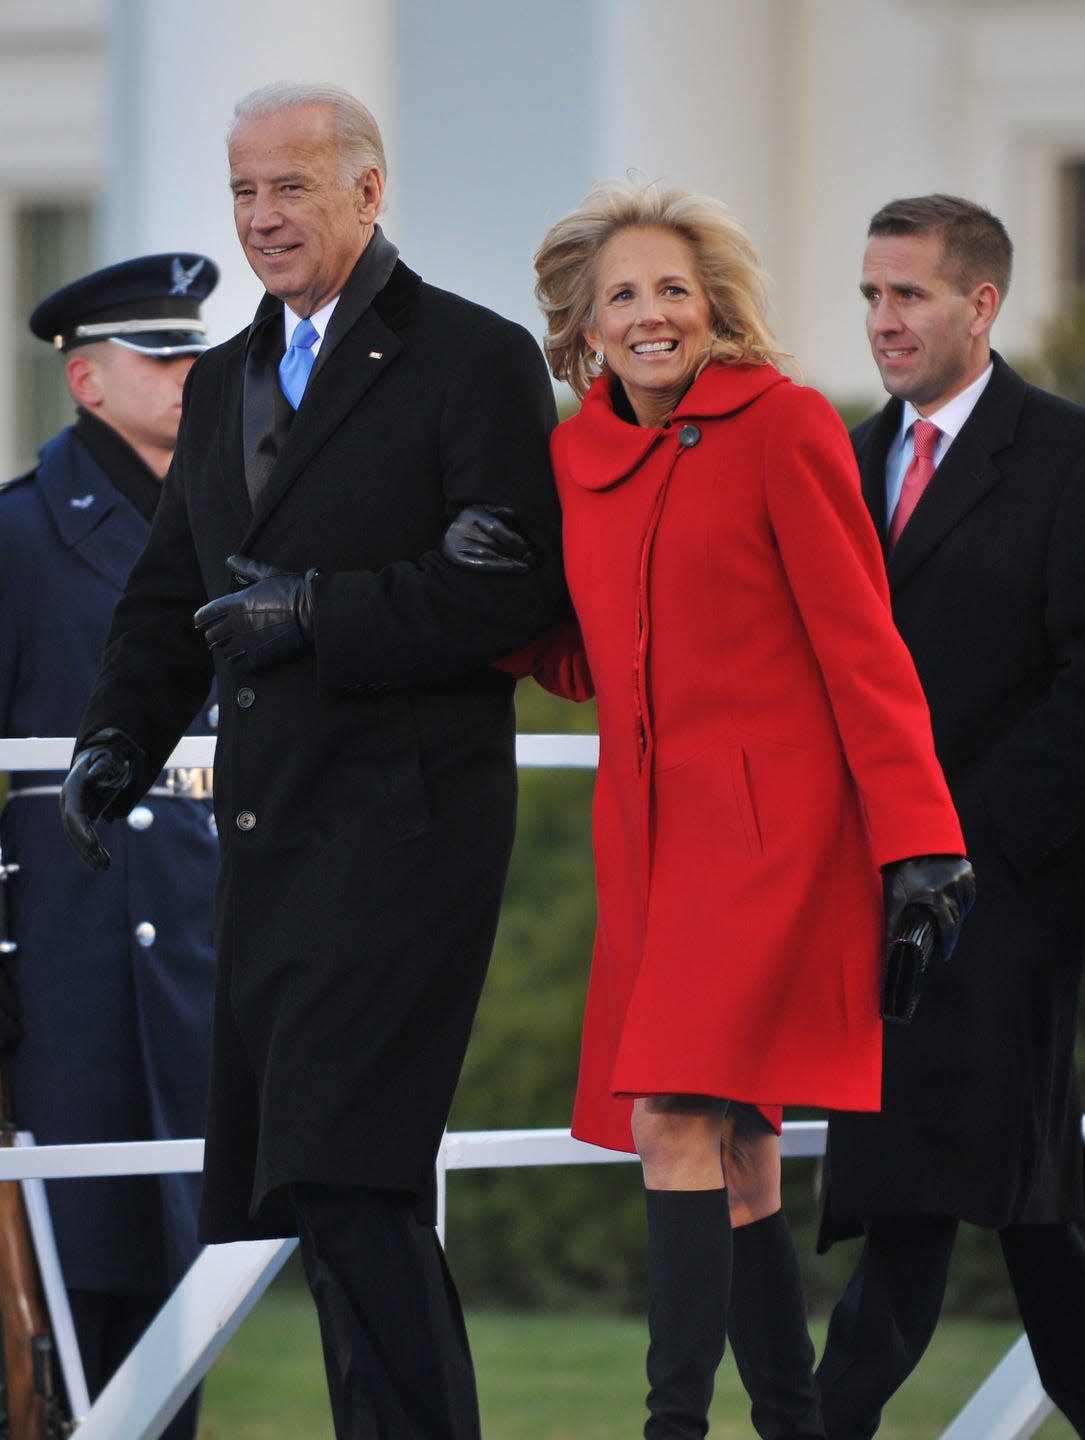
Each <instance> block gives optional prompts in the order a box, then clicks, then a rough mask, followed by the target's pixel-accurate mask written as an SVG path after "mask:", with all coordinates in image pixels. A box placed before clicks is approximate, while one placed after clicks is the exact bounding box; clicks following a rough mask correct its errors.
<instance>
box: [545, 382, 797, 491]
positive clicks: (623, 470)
mask: <svg viewBox="0 0 1085 1440" xmlns="http://www.w3.org/2000/svg"><path fill="white" fill-rule="evenodd" d="M787 384H790V381H789V380H788V378H787V376H786V375H782V374H781V373H780V371H779V370H777V369H775V368H774V367H773V366H772V365H724V364H722V363H713V364H711V365H708V366H706V367H705V369H704V370H702V371H701V373H700V375H698V376H697V379H696V380H695V381H694V382H693V384H692V385H691V386H690V388H689V389H688V390H687V391H686V393H685V395H683V397H682V399H681V401H680V402H679V404H678V406H677V408H676V409H675V411H674V414H673V416H672V417H671V420H670V423H669V424H668V425H666V426H662V427H659V428H653V427H649V426H644V425H631V424H630V423H629V422H628V421H626V420H623V419H621V418H620V416H618V415H616V414H615V413H614V406H613V404H612V402H611V396H610V376H609V375H600V376H599V378H598V379H597V380H596V381H595V382H594V384H593V385H592V387H591V389H590V390H589V391H588V393H587V395H585V397H584V403H583V405H582V406H581V407H580V410H579V411H578V412H577V414H576V415H574V416H572V418H571V419H569V420H566V421H565V423H564V424H563V425H560V426H559V427H558V429H557V431H556V432H555V436H554V458H555V460H556V462H557V463H558V465H559V466H560V468H561V469H562V470H564V471H565V472H566V473H567V474H568V475H569V477H570V478H571V479H572V480H574V481H575V482H576V483H577V484H578V485H581V486H583V488H584V489H586V490H605V489H606V488H607V487H608V486H610V485H615V484H617V483H618V481H619V480H624V479H626V477H627V476H629V475H631V474H632V473H633V471H634V470H636V469H637V467H638V466H639V465H640V464H641V462H642V461H643V460H644V459H645V457H646V456H647V455H648V452H649V451H650V450H651V449H652V448H653V446H655V445H656V444H658V443H659V441H660V440H661V439H662V438H663V437H664V436H665V435H667V434H669V433H670V432H671V431H672V430H675V429H676V427H679V426H680V425H681V422H682V421H683V420H698V419H707V418H709V417H712V418H718V417H720V416H724V415H732V414H734V413H735V412H736V411H738V410H742V409H744V408H745V407H746V406H747V405H749V404H750V403H751V401H753V400H756V399H757V398H758V396H759V395H763V394H764V393H765V391H766V390H770V389H772V387H773V386H775V385H787Z"/></svg>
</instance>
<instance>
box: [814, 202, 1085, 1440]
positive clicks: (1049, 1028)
mask: <svg viewBox="0 0 1085 1440" xmlns="http://www.w3.org/2000/svg"><path fill="white" fill-rule="evenodd" d="M1011 255H1012V248H1011V244H1010V240H1009V237H1008V236H1007V234H1006V232H1005V229H1004V228H1003V226H1002V224H1001V223H1000V222H999V221H998V220H997V219H996V218H995V217H994V216H992V215H991V214H990V213H989V212H988V211H986V210H984V209H983V208H982V207H981V206H978V205H975V204H972V203H970V202H969V201H966V200H960V199H957V198H954V197H951V196H943V195H933V196H926V197H922V198H919V199H913V200H898V201H894V202H893V203H891V204H889V205H887V206H885V207H884V208H883V209H882V210H880V211H879V212H878V214H877V215H875V216H874V219H873V220H872V221H871V224H870V231H869V239H868V244H867V248H866V253H865V257H864V262H863V279H862V285H861V289H862V293H863V296H864V298H865V300H866V307H867V332H868V335H869V337H870V343H871V348H872V350H873V353H874V359H875V362H876V363H877V365H878V369H879V371H880V372H881V376H882V380H883V383H884V385H885V388H886V389H887V390H888V391H889V393H890V395H891V396H892V397H893V398H892V399H891V400H890V401H889V403H888V404H887V405H886V407H885V408H884V410H882V411H881V413H880V414H878V415H876V416H874V417H873V418H872V419H870V420H867V421H866V422H865V423H864V424H862V425H860V426H859V427H858V429H857V430H856V431H855V432H854V434H853V440H854V444H855V451H856V455H857V457H858V460H859V466H860V470H861V472H862V480H863V489H864V494H865V496H866V500H867V504H868V506H869V508H870V512H871V514H872V516H873V518H874V521H875V523H876V524H877V526H878V528H879V530H880V532H881V534H882V535H883V536H885V537H886V549H887V554H886V564H887V569H888V576H889V583H890V589H891V592H892V598H893V611H894V615H895V618H896V621H897V624H898V626H899V627H900V630H901V633H902V634H903V636H904V639H905V641H906V642H907V643H908V646H909V648H910V650H911V652H912V656H913V658H914V660H915V663H916V667H917V669H918V671H919V676H920V679H921V681H922V682H923V686H924V689H925V691H926V694H927V699H928V701H929V703H930V708H931V717H932V721H933V725H934V735H935V741H936V745H937V748H938V754H939V758H940V759H941V761H942V765H943V767H944V769H945V772H946V777H947V779H948V781H949V785H950V789H951V791H952V794H953V798H954V801H955V803H956V805H957V809H958V811H959V814H960V817H961V822H962V825H963V827H964V834H965V840H966V842H967V845H968V853H969V855H970V857H971V858H972V860H973V863H974V865H975V868H976V880H977V900H976V905H975V908H974V910H973V912H972V914H971V915H970V917H969V920H968V924H967V925H966V926H965V928H964V931H963V934H962V938H961V941H960V944H959V945H958V947H957V950H956V951H955V953H954V955H953V958H952V960H951V961H950V962H949V963H948V964H947V965H945V966H944V967H937V968H936V969H935V970H934V971H933V972H932V973H931V974H930V975H929V976H928V978H927V984H926V990H925V993H924V994H923V995H922V997H921V1000H920V1004H919V1007H918V1010H917V1013H916V1015H915V1018H914V1020H913V1021H912V1023H911V1024H910V1025H908V1026H899V1025H897V1026H893V1025H887V1026H886V1032H885V1055H884V1094H883V1109H882V1112H881V1113H880V1114H877V1115H870V1116H860V1115H839V1116H834V1117H833V1118H832V1119H831V1120H830V1123H829V1167H828V1177H829V1179H828V1187H827V1203H826V1210H825V1215H824V1221H823V1231H822V1246H823V1248H824V1247H826V1246H827V1245H828V1244H830V1243H832V1241H833V1240H834V1239H836V1238H840V1237H841V1236H843V1235H846V1234H849V1233H850V1234H856V1233H858V1232H859V1230H860V1229H861V1231H862V1233H863V1237H864V1238H863V1247H862V1252H861V1255H860V1258H859V1262H858V1265H857V1267H856V1269H855V1272H854V1273H853V1275H852V1277H851V1280H850V1281H849V1283H848V1286H847V1288H846V1290H845V1292H844V1295H843V1297H842V1298H841V1300H840V1302H839V1303H838V1305H837V1306H836V1308H835V1310H834V1312H833V1315H832V1319H831V1322H830V1326H829V1333H828V1338H827V1341H826V1347H825V1354H824V1356H823V1358H822V1361H821V1365H820V1368H819V1372H818V1373H819V1381H820V1385H821V1389H822V1395H823V1403H824V1414H825V1421H826V1428H827V1433H828V1435H829V1437H830V1440H867V1437H869V1436H872V1435H873V1434H874V1433H875V1432H876V1430H877V1428H878V1424H879V1422H880V1418H881V1410H882V1406H883V1405H884V1403H885V1402H886V1400H887V1399H888V1398H889V1396H890V1395H892V1394H893V1392H894V1391H895V1390H896V1389H897V1387H898V1386H899V1385H900V1384H901V1383H902V1382H903V1380H904V1379H905V1378H906V1377H907V1375H908V1374H910V1372H911V1371H912V1369H913V1368H914V1367H915V1365H916V1364H917V1363H918V1361H919V1359H920V1357H921V1355H922V1354H923V1351H924V1349H925V1348H926V1346H927V1343H928V1341H929V1340H930V1338H931V1335H932V1333H933V1331H934V1328H935V1325H936V1323H937V1319H938V1314H939V1311H940V1308H941V1304H942V1299H943V1295H944V1292H945V1284H946V1278H947V1273H948V1267H949V1262H950V1256H951V1253H952V1249H953V1243H954V1239H955V1236H956V1231H957V1227H958V1223H959V1222H960V1221H961V1220H965V1221H969V1222H971V1223H973V1224H978V1225H983V1226H989V1227H991V1228H993V1229H995V1230H997V1232H998V1236H999V1240H1000V1242H1001V1245H1002V1249H1003V1253H1004V1255H1005V1259H1006V1265H1007V1269H1008V1271H1009V1275H1010V1279H1011V1281H1012V1283H1013V1287H1014V1292H1015V1295H1016V1297H1017V1303H1018V1307H1019V1309H1020V1312H1021V1317H1022V1320H1023V1321H1024V1325H1025V1329H1026V1331H1027V1333H1028V1337H1029V1341H1030V1343H1031V1346H1032V1351H1033V1354H1034V1356H1035V1359H1036V1363H1037V1366H1038V1368H1039V1372H1040V1376H1041V1379H1042V1380H1043V1383H1044V1385H1045V1387H1046V1389H1047V1391H1048V1394H1049V1395H1050V1396H1051V1398H1052V1400H1054V1402H1055V1403H1056V1405H1058V1406H1059V1408H1060V1409H1061V1410H1062V1411H1063V1412H1064V1414H1065V1415H1066V1416H1067V1417H1068V1418H1069V1420H1070V1421H1071V1423H1072V1424H1073V1425H1074V1426H1075V1427H1076V1429H1077V1431H1078V1433H1079V1434H1082V1435H1085V1367H1083V1366H1082V1365H1081V1337H1082V1335H1085V1227H1083V1216H1085V1197H1083V1193H1082V1162H1083V1152H1082V1135H1081V1097H1080V1094H1079V1089H1078V1077H1077V1071H1076V1067H1075V1061H1074V1042H1075V1036H1076V1022H1077V1002H1078V988H1079V982H1080V979H1081V968H1082V959H1083V957H1085V884H1083V883H1082V874H1083V867H1085V583H1083V580H1082V556H1083V554H1085V410H1083V409H1081V408H1080V407H1079V406H1076V405H1072V404H1070V403H1068V402H1067V401H1065V400H1061V399H1058V398H1057V397H1055V396H1053V395H1049V394H1046V393H1045V392H1043V391H1041V390H1038V389H1036V388H1035V387H1034V386H1031V385H1028V384H1026V382H1025V381H1024V380H1023V379H1022V378H1021V377H1020V376H1019V375H1017V374H1015V372H1014V371H1013V370H1012V369H1011V368H1010V367H1009V366H1008V365H1007V364H1006V363H1005V361H1004V360H1002V359H1001V358H1000V357H999V356H998V355H997V354H995V353H994V352H993V351H992V350H991V348H990V331H991V327H992V325H993V323H994V321H995V318H996V316H997V315H998V311H999V307H1000V305H1001V304H1002V301H1003V299H1004V298H1005V295H1006V290H1007V287H1008V284H1009V278H1010V265H1011ZM916 422H926V423H933V426H934V427H935V430H934V431H927V432H925V425H923V424H921V425H920V429H919V434H920V435H923V434H924V433H926V434H927V435H928V438H929V439H930V442H931V447H932V450H933V454H932V456H931V460H932V464H933V474H932V475H931V474H930V468H931V467H930V466H927V467H926V471H927V473H926V475H924V473H923V466H922V464H920V465H919V466H918V467H916V468H913V467H912V464H911V462H912V460H913V453H914V452H915V450H916V432H915V429H914V427H915V425H916ZM919 448H920V450H922V449H923V446H922V444H921V445H920V446H919ZM920 461H922V456H920ZM917 470H918V482H917V478H916V477H917ZM909 472H911V473H909ZM924 482H926V483H925V488H924ZM898 496H901V497H903V498H902V499H901V500H900V501H898ZM898 504H899V505H900V507H901V508H900V513H899V515H898V517H897V519H896V520H894V512H895V511H896V510H897V507H898ZM908 512H911V513H910V518H907V519H906V521H905V516H906V515H907V514H908Z"/></svg>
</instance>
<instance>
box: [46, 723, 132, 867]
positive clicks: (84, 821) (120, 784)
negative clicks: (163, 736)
mask: <svg viewBox="0 0 1085 1440" xmlns="http://www.w3.org/2000/svg"><path fill="white" fill-rule="evenodd" d="M142 754H143V752H142V750H140V748H139V746H138V745H137V744H136V742H135V741H134V740H133V739H132V738H131V736H129V735H126V734H125V733H124V731H123V730H99V731H97V732H96V733H95V734H94V735H91V736H90V738H89V739H88V740H87V742H86V744H85V745H84V746H83V748H82V749H81V750H80V751H79V753H78V754H77V755H76V757H75V759H74V760H73V761H72V768H71V769H70V770H69V771H68V773H67V775H66V776H65V778H64V784H63V785H62V786H61V787H60V821H61V824H62V825H63V826H64V834H65V835H66V836H67V838H68V843H69V845H71V847H72V849H73V850H74V851H75V853H76V854H77V855H78V856H79V858H80V860H82V861H83V863H84V864H85V865H89V866H90V868H91V869H92V870H108V869H109V851H108V850H107V849H106V848H105V846H104V845H103V844H102V842H101V841H100V840H99V839H98V833H97V831H96V830H95V828H94V822H95V821H96V820H98V819H100V818H101V816H102V815H103V813H104V812H105V811H106V810H107V809H108V807H109V806H110V805H111V804H112V802H113V801H114V800H116V799H117V797H118V796H119V795H120V793H121V792H122V790H124V788H125V786H126V785H127V784H128V782H129V780H130V779H131V778H132V767H133V765H134V764H135V762H136V761H137V760H138V759H139V758H140V757H141V756H142Z"/></svg>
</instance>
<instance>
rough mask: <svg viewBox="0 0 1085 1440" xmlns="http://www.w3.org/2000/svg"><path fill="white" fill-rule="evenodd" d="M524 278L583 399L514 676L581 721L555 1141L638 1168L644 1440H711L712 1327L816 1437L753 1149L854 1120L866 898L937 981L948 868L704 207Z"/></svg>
mask: <svg viewBox="0 0 1085 1440" xmlns="http://www.w3.org/2000/svg"><path fill="white" fill-rule="evenodd" d="M536 270H537V274H538V285H537V294H538V296H539V298H540V301H541V304H542V307H543V310H544V313H545V315H546V318H547V324H548V336H547V341H546V345H545V348H546V351H547V356H548V359H549V361H550V365H551V369H552V371H553V374H554V375H555V377H556V378H557V379H559V380H564V381H568V382H569V383H570V384H571V385H572V387H573V389H574V390H575V391H576V393H577V395H578V396H580V397H582V398H583V405H582V408H581V410H580V412H579V414H577V415H576V416H574V417H573V418H572V419H571V420H569V421H567V422H566V423H565V424H564V425H561V426H560V427H559V428H558V430H557V431H556V432H555V434H554V438H553V443H552V457H553V462H554V469H555V474H556V477H557V485H558V491H559V495H560V499H561V504H562V509H563V540H564V550H565V568H566V575H567V578H568V583H569V590H570V594H571V596H572V600H573V606H574V609H575V612H576V618H577V621H578V622H579V632H580V636H582V642H581V641H580V638H579V636H578V635H577V634H576V632H575V628H574V629H572V630H571V631H570V632H569V633H567V634H566V635H565V636H563V637H558V638H556V639H554V640H553V641H552V642H551V643H550V644H549V645H548V646H547V647H545V649H544V650H543V651H541V652H537V653H536V654H535V655H534V656H533V657H532V659H533V660H534V661H535V662H537V664H535V665H534V667H533V668H535V669H536V671H537V673H538V675H539V677H540V678H541V679H542V681H543V683H547V684H549V685H550V687H551V688H554V689H556V690H558V691H559V692H560V693H565V694H567V695H569V696H571V697H572V698H584V697H585V696H586V695H587V694H589V693H590V692H591V689H592V688H594V693H595V696H596V699H597V703H598V711H599V736H600V757H599V774H598V780H597V784H596V791H595V802H594V816H593V828H594V839H595V863H596V881H597V886H598V905H599V919H598V933H597V938H596V945H595V953H594V957H593V961H592V972H591V982H590V986H589V993H588V1001H587V1011H586V1015H585V1021H584V1036H583V1048H582V1057H581V1068H580V1078H579V1084H578V1089H577V1095H576V1105H575V1111H574V1118H573V1132H574V1134H576V1135H577V1136H578V1137H579V1138H581V1139H583V1140H587V1141H590V1142H591V1143H593V1144H597V1145H603V1146H607V1147H610V1148H614V1149H619V1150H630V1149H633V1148H635V1149H636V1151H637V1153H638V1155H639V1156H640V1159H641V1162H642V1166H643V1172H644V1182H645V1187H646V1191H647V1207H648V1261H649V1294H650V1301H649V1331H650V1345H649V1351H648V1377H649V1382H650V1386H651V1391H650V1394H649V1397H648V1408H649V1411H650V1418H649V1420H648V1422H647V1425H646V1427H645V1432H644V1433H645V1435H646V1436H647V1437H650V1440H685V1437H702V1436H704V1434H705V1433H706V1431H707V1427H708V1420H707V1411H708V1405H709V1401H710V1398H711V1394H712V1387H713V1381H714V1376H715V1372H716V1368H717V1366H718V1363H719V1360H720V1358H721V1356H722V1354H723V1349H724V1340H725V1334H726V1331H727V1328H728V1323H727V1322H728V1306H729V1298H730V1310H731V1317H730V1329H731V1336H732V1345H733V1348H734V1350H735V1355H736V1360H737V1363H738V1365H739V1369H740V1372H741V1373H742V1376H743V1380H744V1382H745V1383H746V1385H747V1387H748V1389H749V1390H750V1392H751V1395H752V1397H753V1401H754V1405H753V1418H754V1422H755V1424H756V1425H757V1428H758V1430H759V1432H760V1434H761V1435H762V1436H763V1437H766V1440H767V1437H773V1440H784V1437H787V1440H799V1437H803V1440H807V1437H810V1440H813V1437H820V1436H823V1435H824V1430H823V1428H822V1425H821V1419H820V1414H819V1407H818V1404H817V1398H816V1394H815V1391H814V1385H813V1378H812V1360H813V1354H812V1348H811V1345H810V1341H809V1337H808V1335H807V1332H806V1317H805V1306H804V1302H803V1296H802V1289H801V1282H800V1279H799V1272H798V1265H797V1261H796V1257H795V1252H794V1246H793V1244H792V1241H791V1236H790V1232H789V1231H788V1229H787V1225H786V1222H785V1220H784V1218H783V1214H782V1212H781V1210H780V1189H779V1145H778V1141H777V1138H776V1133H775V1129H774V1126H778V1124H779V1120H780V1114H781V1111H780V1107H782V1106H784V1105H789V1104H803V1105H814V1106H825V1107H838V1108H846V1109H848V1110H876V1109H877V1108H878V1106H879V1098H880V1089H881V1021H880V1019H879V1013H878V1006H879V999H878V985H879V973H880V955H881V951H882V937H883V927H884V925H885V921H886V916H885V908H886V907H885V903H884V900H883V875H886V874H888V875H889V876H890V877H891V881H892V883H891V885H890V889H891V890H892V891H893V892H894V900H893V909H894V914H898V913H899V909H900V906H901V904H902V903H903V902H904V901H905V900H910V899H920V900H923V901H926V902H929V903H930V904H931V905H932V906H933V907H934V908H935V909H936V910H937V911H938V913H939V916H940V920H941V925H942V929H943V940H944V950H945V951H946V952H947V953H948V950H949V949H950V948H951V947H952V943H953V940H954V939H955V932H956V926H957V924H958V922H959V918H960V912H961V910H962V909H965V908H967V903H968V895H969V888H970V886H971V883H972V881H971V869H970V867H969V866H968V863H967V861H964V860H962V859H960V858H959V857H960V856H961V855H962V853H963V849H964V844H963V839H962V836H961V831H960V827H959V825H958V823H957V817H956V814H955V812H954V809H953V805H952V803H951V801H950V798H949V794H948V791H947V789H946V785H945V781H944V779H943V776H942V773H941V770H940V768H939V766H938V762H937V761H936V759H935V756H934V748H933V742H932V738H931V730H930V722H929V718H928V714H927V707H926V703H925V701H924V698H923V695H922V692H921V690H920V687H919V682H918V680H917V678H916V675H915V671H914V669H913V667H912V663H911V660H910V658H909V656H908V653H907V651H906V650H905V648H904V645H903V643H902V642H901V641H900V639H899V637H898V635H897V632H896V630H895V628H894V626H893V622H892V619H891V616H890V610H889V601H888V593H887V589H886V583H885V570H884V565H883V563H882V558H881V552H880V548H879V543H878V539H877V537H876V535H875V532H874V529H873V526H872V525H871V522H870V520H869V517H868V515H867V512H866V509H865V507H864V505H863V502H862V499H861V496H860V491H859V481H858V475H857V472H856V468H855V462H854V459H853V458H852V450H851V445H850V443H849V440H848V436H847V433H846V431H845V429H844V426H843V425H842V423H841V422H840V420H839V419H838V418H837V416H836V414H835V413H834V411H833V410H832V409H831V407H830V406H829V404H828V403H827V402H826V401H825V400H824V399H823V397H822V396H820V395H819V394H817V393H816V392H815V391H812V390H808V389H804V388H802V387H800V386H798V385H796V384H793V383H792V382H791V381H790V380H789V379H788V378H787V377H786V376H785V375H784V374H783V373H781V371H780V370H779V369H778V368H776V364H775V363H774V361H775V359H776V358H777V352H776V350H775V347H774V342H773V339H772V336H771V334H770V332H769V329H768V326H767V324H766V321H765V304H764V298H763V284H762V272H761V270H760V267H759V265H758V262H757V259H756V256H755V255H754V253H753V250H752V248H751V246H750V244H749V241H748V240H747V238H746V236H745V235H744V234H743V232H742V231H741V230H740V229H739V228H738V227H737V226H736V225H735V223H734V221H733V220H732V219H731V218H730V216H729V215H728V213H727V211H726V210H725V209H724V207H723V206H722V205H720V204H719V203H718V202H715V201H712V200H708V199H704V198H700V197H696V196H691V195H687V194H684V193H681V192H676V191H666V190H659V189H656V188H650V189H640V188H638V187H635V186H626V185H616V184H606V185H597V186H595V187H593V189H592V191H591V192H590V193H589V195H588V197H587V198H586V200H585V201H584V202H583V204H582V205H581V206H580V207H579V208H578V209H577V210H576V211H574V212H573V213H572V214H571V215H568V216H566V217H565V218H564V219H563V220H561V221H559V222H558V223H557V224H556V225H555V226H554V227H553V228H552V229H551V230H550V232H549V234H548V235H547V236H546V238H545V239H544V241H543V243H542V246H541V248H540V250H539V253H538V255H537V257H536ZM910 857H923V858H921V859H918V860H917V859H915V858H910ZM902 862H903V863H902ZM769 1122H772V1123H769ZM729 1202H730V1203H729ZM732 1225H734V1238H732ZM732 1245H733V1256H734V1293H733V1294H731V1293H730V1292H731V1272H732Z"/></svg>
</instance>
